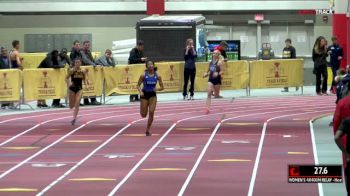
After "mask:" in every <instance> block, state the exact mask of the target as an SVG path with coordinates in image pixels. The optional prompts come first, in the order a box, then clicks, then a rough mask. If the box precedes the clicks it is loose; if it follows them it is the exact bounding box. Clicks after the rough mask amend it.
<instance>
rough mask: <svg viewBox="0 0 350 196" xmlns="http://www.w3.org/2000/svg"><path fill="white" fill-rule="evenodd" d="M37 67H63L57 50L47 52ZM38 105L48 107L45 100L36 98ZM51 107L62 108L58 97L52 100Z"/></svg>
mask: <svg viewBox="0 0 350 196" xmlns="http://www.w3.org/2000/svg"><path fill="white" fill-rule="evenodd" d="M38 68H54V69H59V68H64V65H60V63H59V53H58V50H53V51H52V52H50V53H49V54H47V56H46V58H45V59H44V60H42V61H41V63H40V65H39V67H38ZM37 106H38V107H40V108H41V107H44V108H46V107H48V106H47V104H46V101H45V100H38V103H37ZM52 107H55V108H64V105H62V104H60V99H54V100H53V102H52Z"/></svg>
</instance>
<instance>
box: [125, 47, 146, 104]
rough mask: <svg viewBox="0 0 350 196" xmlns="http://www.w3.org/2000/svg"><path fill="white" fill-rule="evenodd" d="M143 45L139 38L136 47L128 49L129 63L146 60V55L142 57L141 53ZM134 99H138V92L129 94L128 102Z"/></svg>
mask: <svg viewBox="0 0 350 196" xmlns="http://www.w3.org/2000/svg"><path fill="white" fill-rule="evenodd" d="M144 47H145V44H144V42H143V41H142V40H139V41H138V42H137V45H136V47H135V48H133V49H132V50H131V51H130V55H129V64H139V63H144V62H146V60H147V57H144V54H143V50H144ZM134 101H140V99H139V96H138V94H133V95H130V102H134Z"/></svg>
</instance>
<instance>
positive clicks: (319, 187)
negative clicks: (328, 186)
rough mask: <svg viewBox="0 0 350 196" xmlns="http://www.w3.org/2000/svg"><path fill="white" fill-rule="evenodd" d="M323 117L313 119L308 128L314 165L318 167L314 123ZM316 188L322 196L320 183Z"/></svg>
mask: <svg viewBox="0 0 350 196" xmlns="http://www.w3.org/2000/svg"><path fill="white" fill-rule="evenodd" d="M322 117H324V115H322V116H319V117H317V118H313V119H311V120H310V121H309V126H310V135H311V142H312V151H313V154H314V160H315V165H319V164H320V162H319V160H318V152H317V147H316V140H315V131H314V121H315V120H317V119H319V118H322ZM317 188H318V194H319V196H324V192H323V185H322V183H317Z"/></svg>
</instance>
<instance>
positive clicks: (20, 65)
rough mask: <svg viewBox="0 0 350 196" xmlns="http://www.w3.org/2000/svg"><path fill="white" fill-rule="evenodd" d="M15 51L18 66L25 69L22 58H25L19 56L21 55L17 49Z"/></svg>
mask: <svg viewBox="0 0 350 196" xmlns="http://www.w3.org/2000/svg"><path fill="white" fill-rule="evenodd" d="M13 53H14V55H15V58H16V61H17V64H18V68H20V69H23V67H22V60H23V58H22V59H21V58H19V55H18V52H17V51H15V52H13Z"/></svg>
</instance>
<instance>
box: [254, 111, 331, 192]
mask: <svg viewBox="0 0 350 196" xmlns="http://www.w3.org/2000/svg"><path fill="white" fill-rule="evenodd" d="M319 112H329V110H319V111H313V112H303V113H298V114H288V115H282V116H277V117H273V118H270V119H268V120H267V121H266V122H265V123H264V129H263V133H262V135H261V138H260V142H259V148H258V153H257V155H256V159H255V163H254V169H253V173H252V177H251V179H250V184H249V189H248V196H252V195H253V192H254V185H255V181H256V175H257V173H258V167H259V162H260V156H261V151H262V146H263V142H264V138H265V132H266V127H267V124H268V123H269V122H270V121H272V120H275V119H278V118H284V117H290V116H296V115H304V114H313V113H319ZM264 130H265V131H264Z"/></svg>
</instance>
